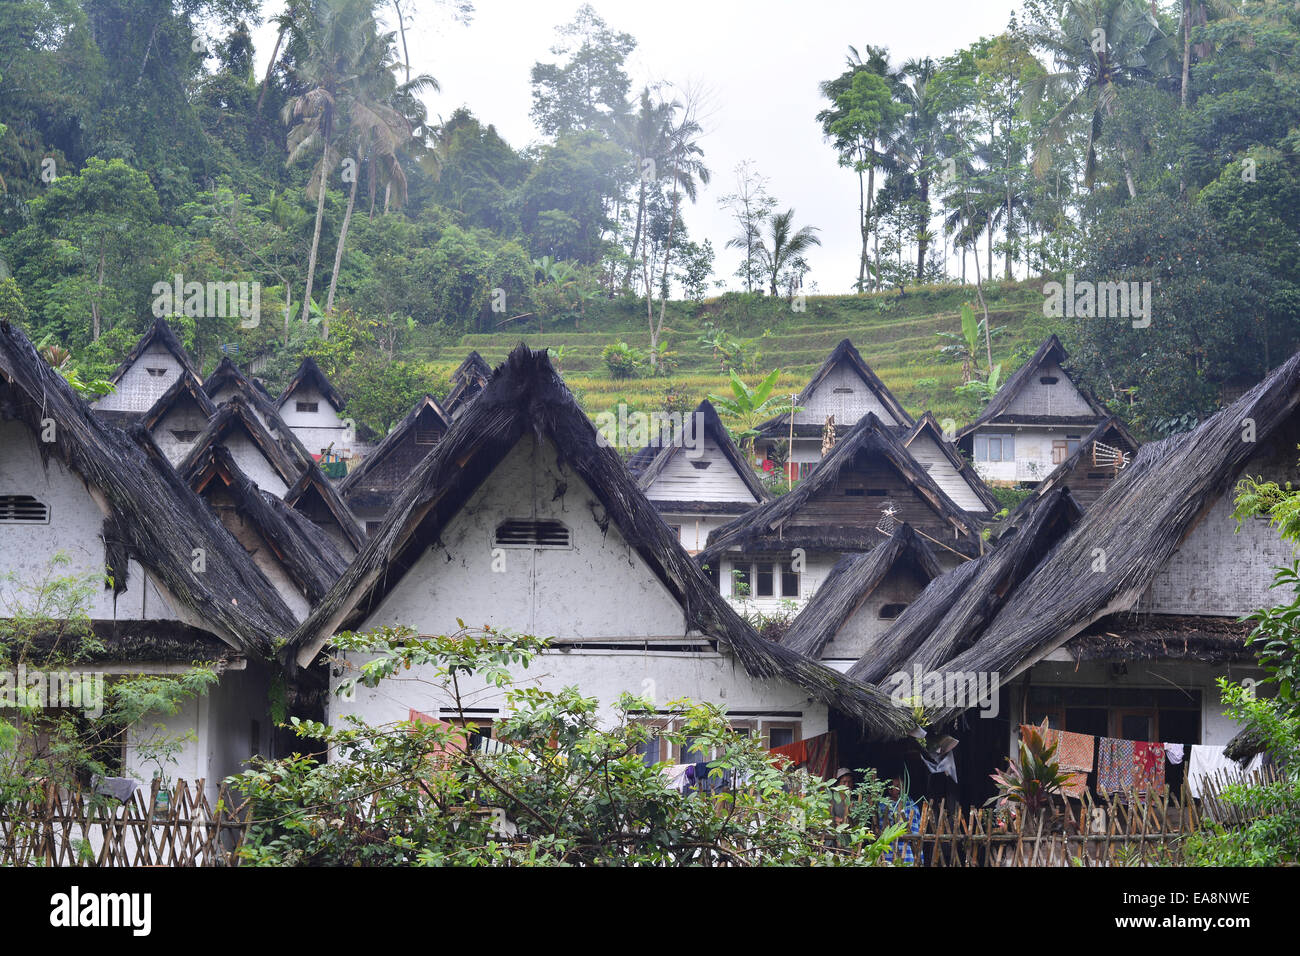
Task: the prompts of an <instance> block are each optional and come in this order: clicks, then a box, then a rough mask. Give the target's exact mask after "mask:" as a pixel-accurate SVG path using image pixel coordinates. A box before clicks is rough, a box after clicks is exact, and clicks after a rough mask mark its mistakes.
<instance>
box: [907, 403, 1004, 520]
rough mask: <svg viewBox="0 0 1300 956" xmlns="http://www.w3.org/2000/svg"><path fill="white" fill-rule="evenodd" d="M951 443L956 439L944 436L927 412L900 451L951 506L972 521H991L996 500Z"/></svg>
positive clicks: (995, 511) (945, 434)
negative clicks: (925, 472)
mask: <svg viewBox="0 0 1300 956" xmlns="http://www.w3.org/2000/svg"><path fill="white" fill-rule="evenodd" d="M954 439H955V435H953V434H952V433H945V432H944V431H943V429H941V428H940V427H939V423H938V422H937V421H936V420H935V417H934V415H932V414H931V413H930V412H926V413H925V414H924V415H922V416H921V417H920V418H918V419H917V421H916V424H915V425H913V426H912V428H911V429H910V430H909V431H908V432H907V434H906V435H905V436H904V438H903V447H904V448H906V449H907V450H908V451H909V452H911V453H912V457H913V458H915V459H916V461H917V463H918V464H919V465H920V466H921V467H922V468H924V469H925V470H926V471H927V472H929V474H930V477H931V478H933V479H934V483H935V484H936V485H938V486H939V487H940V488H942V489H943V490H944V493H945V494H947V495H948V497H949V498H951V499H952V501H953V504H955V505H957V506H958V507H959V508H961V509H963V510H964V511H965V512H966V513H967V514H969V515H972V516H974V517H977V518H987V517H991V516H992V515H994V514H996V513H997V512H998V511H999V510H1000V506H999V505H998V500H997V499H996V498H994V497H993V493H992V492H991V491H989V486H988V485H986V484H985V483H984V480H983V479H982V478H980V476H979V474H978V473H977V472H976V471H975V469H974V468H973V467H971V464H970V462H968V461H967V460H966V459H965V458H963V457H962V456H961V455H960V454H959V453H958V452H957V450H956V448H955V447H954Z"/></svg>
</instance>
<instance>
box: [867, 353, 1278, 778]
mask: <svg viewBox="0 0 1300 956" xmlns="http://www.w3.org/2000/svg"><path fill="white" fill-rule="evenodd" d="M1298 405H1300V355H1297V356H1295V357H1293V358H1291V359H1290V360H1289V361H1288V362H1287V363H1286V364H1284V365H1282V366H1281V367H1279V368H1278V369H1276V370H1275V371H1274V372H1273V373H1272V374H1270V375H1269V376H1268V378H1267V379H1265V381H1263V382H1261V383H1260V384H1259V385H1257V386H1256V387H1255V388H1253V389H1252V390H1250V391H1249V392H1248V393H1247V394H1246V395H1244V396H1243V397H1242V398H1241V399H1239V400H1238V401H1236V402H1235V403H1233V404H1232V405H1231V406H1229V407H1227V408H1225V409H1223V410H1222V411H1220V412H1219V413H1217V414H1216V415H1214V416H1213V417H1211V418H1209V419H1208V420H1206V421H1205V422H1203V423H1202V424H1201V425H1200V426H1199V427H1198V428H1196V429H1195V430H1194V431H1192V432H1189V433H1186V434H1180V435H1175V436H1173V437H1170V438H1167V439H1165V440H1163V441H1159V442H1154V443H1152V444H1149V445H1146V446H1144V447H1143V448H1142V449H1141V451H1140V452H1139V453H1138V454H1137V456H1136V457H1135V458H1134V460H1133V461H1132V462H1131V463H1130V464H1128V465H1127V466H1126V467H1124V468H1123V469H1122V470H1121V471H1120V473H1119V475H1118V477H1116V478H1115V479H1114V480H1113V481H1112V482H1111V483H1110V484H1109V487H1107V488H1106V490H1105V491H1103V492H1102V493H1101V495H1100V497H1098V498H1097V500H1096V501H1095V503H1094V504H1093V505H1092V507H1090V508H1088V510H1087V511H1086V512H1083V513H1081V514H1080V509H1079V508H1078V506H1077V505H1075V504H1073V502H1072V498H1073V493H1072V490H1071V489H1070V488H1069V487H1068V485H1067V484H1066V483H1064V482H1062V483H1060V484H1058V485H1057V486H1056V487H1053V488H1052V489H1051V490H1049V491H1048V492H1046V493H1045V494H1043V495H1041V496H1035V497H1034V498H1032V499H1030V500H1029V502H1027V503H1026V504H1027V506H1026V507H1025V508H1023V509H1021V510H1020V511H1018V512H1017V513H1016V515H1013V518H1014V519H1016V520H1017V521H1018V526H1013V527H1012V528H1008V529H1007V530H1005V531H1003V533H1002V535H1001V538H1000V540H999V541H998V543H997V544H996V545H995V547H994V548H993V549H992V550H991V552H990V553H989V554H988V555H986V556H985V557H984V558H982V559H980V560H979V561H976V562H971V563H970V564H969V565H965V566H963V567H960V568H957V569H956V570H954V571H951V572H949V573H948V574H945V575H943V576H942V577H940V578H938V579H936V580H935V581H934V582H932V583H931V584H930V585H929V586H928V587H927V588H926V590H925V591H924V592H922V594H921V595H920V597H919V598H918V599H917V600H916V601H915V602H913V604H912V605H911V606H910V607H909V608H908V609H907V610H906V611H905V612H904V613H903V614H902V615H900V617H899V619H898V620H897V621H896V622H895V623H894V625H893V627H892V628H891V629H890V630H889V631H887V632H885V634H883V635H882V636H881V637H880V638H878V639H877V642H876V645H875V646H874V647H872V648H870V649H869V650H868V652H867V653H866V654H865V655H864V657H863V658H862V659H861V660H860V661H859V662H858V664H856V665H854V667H853V668H851V669H850V671H849V674H850V675H851V676H853V677H856V678H858V679H861V680H863V681H869V682H877V683H878V684H879V686H881V687H882V689H883V688H886V687H888V686H889V682H890V679H891V677H892V676H894V675H896V674H898V673H902V674H904V675H906V674H908V673H912V672H920V673H922V674H931V673H933V674H939V675H942V676H944V677H945V678H948V677H952V676H961V675H972V674H984V675H989V676H992V675H996V676H997V681H998V685H999V686H1000V688H1001V690H1000V701H999V704H998V707H997V709H998V710H999V712H1000V715H1001V716H999V717H998V718H996V719H987V720H981V719H978V718H977V717H976V715H975V714H974V713H971V712H969V711H968V710H967V708H966V707H963V706H953V705H951V704H948V703H941V704H939V705H938V706H935V707H932V708H931V709H930V712H929V714H928V717H929V719H930V721H931V722H932V725H933V726H934V727H936V728H943V727H948V728H950V729H952V733H953V734H954V735H956V736H957V737H959V738H961V745H960V746H959V747H958V749H957V752H956V756H957V760H956V767H957V770H958V771H959V772H960V773H959V779H961V780H962V781H964V782H963V784H962V791H961V792H962V797H963V799H964V800H966V801H968V802H971V801H976V800H979V799H982V796H981V794H983V796H987V791H988V790H989V785H988V783H987V773H988V771H989V770H990V769H991V768H992V767H993V766H996V765H1000V764H1001V763H1002V761H1003V759H1004V758H1005V755H1006V754H1007V753H1008V748H1014V740H1015V738H1016V736H1017V729H1018V727H1019V725H1020V724H1022V723H1037V722H1041V721H1042V720H1044V719H1046V720H1047V721H1048V722H1049V725H1050V726H1052V727H1054V728H1057V729H1060V730H1064V731H1069V732H1074V733H1080V734H1084V735H1089V736H1092V737H1109V738H1114V739H1119V740H1130V741H1160V742H1168V743H1171V744H1181V745H1184V746H1188V745H1197V744H1201V745H1208V746H1213V747H1215V748H1219V747H1223V746H1225V745H1227V744H1228V743H1229V742H1230V741H1231V740H1232V739H1233V737H1234V735H1235V734H1237V732H1238V730H1239V727H1238V725H1236V724H1235V722H1234V721H1232V720H1231V719H1230V718H1228V717H1226V716H1224V714H1223V709H1224V708H1223V705H1222V704H1221V703H1220V700H1219V691H1218V688H1217V686H1216V684H1215V681H1216V678H1218V677H1229V678H1231V679H1234V680H1240V679H1243V678H1258V677H1260V676H1261V672H1260V671H1259V670H1258V668H1257V667H1256V666H1255V661H1254V656H1253V654H1252V653H1251V652H1250V651H1249V649H1248V648H1247V647H1246V645H1245V643H1244V638H1245V636H1246V634H1247V633H1248V632H1249V630H1250V625H1249V623H1244V622H1239V621H1238V618H1239V617H1240V616H1241V615H1242V614H1245V613H1248V612H1250V611H1252V610H1255V609H1258V608H1260V607H1265V606H1268V605H1270V604H1273V603H1275V602H1276V601H1277V600H1279V595H1276V594H1274V593H1273V592H1272V591H1271V588H1270V585H1271V584H1272V581H1273V568H1275V567H1278V566H1289V565H1290V564H1291V563H1292V562H1293V560H1294V558H1295V555H1294V553H1293V550H1292V548H1291V546H1290V544H1288V543H1287V542H1286V541H1284V540H1283V539H1282V538H1281V537H1280V535H1279V534H1278V533H1277V532H1276V530H1274V529H1273V528H1272V527H1271V526H1270V525H1269V524H1268V522H1267V520H1265V519H1263V518H1258V517H1254V518H1249V517H1248V518H1246V519H1245V520H1243V522H1242V523H1241V524H1240V527H1238V523H1237V521H1236V520H1235V519H1234V518H1233V508H1234V488H1235V486H1236V483H1237V481H1238V480H1239V479H1240V478H1241V477H1243V476H1245V475H1251V476H1257V477H1262V478H1263V479H1266V480H1275V481H1278V482H1280V483H1285V482H1288V481H1291V482H1295V481H1296V480H1297V479H1298V478H1300V469H1298V468H1297V462H1296V458H1297V451H1296V447H1297V443H1298V442H1300V412H1298V411H1297V406H1298ZM1067 499H1071V502H1070V503H1069V504H1068V505H1067ZM1182 773H1183V768H1181V767H1178V766H1175V765H1172V764H1171V765H1170V766H1169V767H1168V773H1167V777H1166V779H1167V781H1168V782H1169V783H1170V784H1171V785H1174V786H1177V785H1178V783H1179V782H1180V781H1181V779H1182V776H1181V775H1182ZM1089 780H1090V783H1091V784H1092V785H1094V786H1095V784H1096V775H1095V773H1094V774H1092V775H1090V777H1089Z"/></svg>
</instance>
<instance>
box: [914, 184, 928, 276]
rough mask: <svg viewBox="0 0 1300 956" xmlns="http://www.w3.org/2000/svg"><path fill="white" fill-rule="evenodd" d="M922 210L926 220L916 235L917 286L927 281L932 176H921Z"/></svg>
mask: <svg viewBox="0 0 1300 956" xmlns="http://www.w3.org/2000/svg"><path fill="white" fill-rule="evenodd" d="M919 185H920V188H921V209H922V214H923V215H924V216H925V219H924V220H923V221H922V222H921V228H920V230H919V231H918V232H917V234H916V284H917V285H920V284H921V282H922V281H923V280H924V279H925V253H926V250H927V249H928V248H929V245H930V240H929V238H927V236H926V233H928V232H929V231H930V215H929V214H930V176H929V174H925V175H923V176H921V180H920V183H919Z"/></svg>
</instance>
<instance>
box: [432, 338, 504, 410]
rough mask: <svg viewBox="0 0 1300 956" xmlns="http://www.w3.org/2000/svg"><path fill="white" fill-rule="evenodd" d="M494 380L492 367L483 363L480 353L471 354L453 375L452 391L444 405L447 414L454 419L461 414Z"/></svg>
mask: <svg viewBox="0 0 1300 956" xmlns="http://www.w3.org/2000/svg"><path fill="white" fill-rule="evenodd" d="M491 380H492V367H491V366H490V365H488V363H487V362H485V361H483V356H481V355H479V354H478V352H470V353H469V355H467V356H465V361H463V362H461V363H460V365H458V366H457V367H456V371H454V372H452V373H451V391H450V392H448V393H447V400H446V401H445V402H443V403H442V407H443V408H444V409H446V411H447V414H448V415H450V416H452V417H453V418H454V417H456V416H457V415H459V414H460V412H461V409H463V408H464V407H465V406H466V405H467V404H469V403H470V402H472V401H473V400H474V399H475V397H477V396H478V394H479V393H480V392H481V391H483V389H484V388H485V387H486V386H487V383H488V382H489V381H491Z"/></svg>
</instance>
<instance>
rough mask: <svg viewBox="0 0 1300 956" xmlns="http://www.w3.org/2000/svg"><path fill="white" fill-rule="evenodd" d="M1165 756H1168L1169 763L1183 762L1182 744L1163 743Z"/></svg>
mask: <svg viewBox="0 0 1300 956" xmlns="http://www.w3.org/2000/svg"><path fill="white" fill-rule="evenodd" d="M1165 756H1166V757H1168V758H1169V762H1170V763H1171V764H1174V765H1177V764H1180V763H1182V762H1183V745H1182V744H1165Z"/></svg>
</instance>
